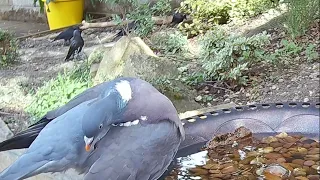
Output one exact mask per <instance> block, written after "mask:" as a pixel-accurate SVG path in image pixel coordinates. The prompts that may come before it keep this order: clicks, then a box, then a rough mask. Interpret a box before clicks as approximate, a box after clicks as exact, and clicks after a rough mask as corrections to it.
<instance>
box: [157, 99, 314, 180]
mask: <svg viewBox="0 0 320 180" xmlns="http://www.w3.org/2000/svg"><path fill="white" fill-rule="evenodd" d="M319 108H320V103H274V104H258V105H249V106H242V107H236V108H232V109H221V110H218V111H212V112H209V113H205V114H199V115H197V116H193V117H189V118H187V119H183V120H182V121H183V124H184V128H185V131H186V139H185V141H184V142H183V143H182V144H181V146H180V148H179V151H178V153H177V155H176V159H175V160H174V161H173V162H172V163H171V165H170V166H169V168H168V171H167V172H166V173H165V174H164V175H163V176H162V177H161V178H160V179H165V177H168V175H169V174H170V172H172V170H173V168H175V171H177V174H179V173H180V174H184V175H183V176H181V175H180V176H178V178H177V177H176V178H175V179H201V177H199V176H197V177H196V176H191V175H188V170H187V169H189V168H192V167H195V166H198V165H204V164H205V163H206V161H207V160H208V159H207V158H206V156H207V153H206V151H203V150H201V148H202V147H203V146H204V145H205V144H206V143H207V142H208V141H210V140H211V139H212V137H213V136H215V135H218V134H226V133H232V132H234V131H235V130H236V129H237V128H239V127H241V126H243V127H245V128H248V129H249V130H250V131H251V132H252V133H253V136H254V137H256V138H258V139H262V138H263V137H267V136H274V135H276V134H279V133H281V132H286V133H287V134H288V135H289V136H291V135H302V136H303V137H307V138H310V139H313V140H316V141H319V129H320V127H319V126H320V125H319V124H320V120H319V110H320V109H319ZM317 148H318V151H319V146H318V145H317ZM318 154H319V153H318ZM317 161H319V160H317ZM315 165H318V166H319V164H315ZM303 166H304V165H302V166H301V168H302V167H303ZM310 167H311V166H310ZM184 171H185V172H184ZM186 173H187V175H185V174H186ZM318 173H320V169H319V171H318ZM171 177H172V176H171ZM208 177H209V176H208ZM166 179H172V178H166ZM202 179H203V178H202ZM204 179H207V178H204ZM221 179H223V178H221Z"/></svg>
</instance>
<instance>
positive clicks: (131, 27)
mask: <svg viewBox="0 0 320 180" xmlns="http://www.w3.org/2000/svg"><path fill="white" fill-rule="evenodd" d="M136 28H137V24H136V22H135V21H132V22H130V23H129V24H128V26H125V27H123V28H121V29H120V31H119V32H118V33H117V34H116V35H115V37H114V38H113V40H112V41H115V40H116V39H119V37H121V36H126V35H128V34H127V31H128V33H131V32H132V31H133V30H135V29H136ZM126 30H127V31H126Z"/></svg>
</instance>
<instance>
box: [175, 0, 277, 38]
mask: <svg viewBox="0 0 320 180" xmlns="http://www.w3.org/2000/svg"><path fill="white" fill-rule="evenodd" d="M276 4H277V2H272V1H271V0H236V1H234V0H221V1H218V0H213V1H207V0H185V1H183V2H182V3H181V8H180V11H181V12H184V13H187V14H191V15H192V23H191V24H186V23H185V24H183V25H182V26H181V30H182V31H184V32H185V33H187V35H188V36H196V35H198V34H203V33H205V32H206V31H208V30H210V29H212V27H213V26H214V25H216V24H225V23H227V22H228V21H229V20H231V19H243V18H248V17H252V16H255V15H257V14H260V13H262V12H264V11H266V10H267V9H269V8H271V7H274V6H275V5H276Z"/></svg>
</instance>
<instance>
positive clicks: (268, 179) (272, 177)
mask: <svg viewBox="0 0 320 180" xmlns="http://www.w3.org/2000/svg"><path fill="white" fill-rule="evenodd" d="M263 175H264V177H265V179H266V180H282V178H281V177H280V176H277V175H274V174H271V173H270V172H264V173H263Z"/></svg>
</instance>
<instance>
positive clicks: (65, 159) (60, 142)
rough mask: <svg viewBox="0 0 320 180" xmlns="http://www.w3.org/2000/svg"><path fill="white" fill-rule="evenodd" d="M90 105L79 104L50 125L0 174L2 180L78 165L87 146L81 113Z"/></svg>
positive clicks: (13, 179)
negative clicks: (81, 152) (83, 139)
mask: <svg viewBox="0 0 320 180" xmlns="http://www.w3.org/2000/svg"><path fill="white" fill-rule="evenodd" d="M91 101H92V100H91ZM91 101H86V102H84V103H82V104H80V105H79V106H77V107H76V108H74V109H72V110H71V111H68V112H67V113H65V114H63V115H62V116H59V117H58V118H57V119H55V120H54V121H52V122H51V123H49V124H48V125H47V126H46V127H45V128H44V129H43V130H42V131H41V132H40V133H39V135H38V137H37V138H36V139H35V140H34V142H33V143H32V144H31V145H30V147H29V148H28V149H27V150H26V152H25V153H24V154H23V155H22V156H20V157H19V158H18V159H17V160H16V161H15V162H14V163H13V164H12V165H11V166H10V167H8V168H7V169H6V170H4V171H3V172H1V173H0V180H17V179H21V178H27V177H31V176H34V175H37V174H40V173H46V172H58V171H65V170H67V169H68V168H71V167H72V164H76V161H77V160H78V159H79V157H78V156H79V155H80V154H79V149H81V148H82V149H83V146H84V142H83V141H80V140H79V139H82V136H81V133H82V128H81V119H82V116H81V113H80V112H83V111H85V110H86V109H87V104H88V103H90V102H91ZM83 151H84V149H83ZM80 159H81V158H80Z"/></svg>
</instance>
